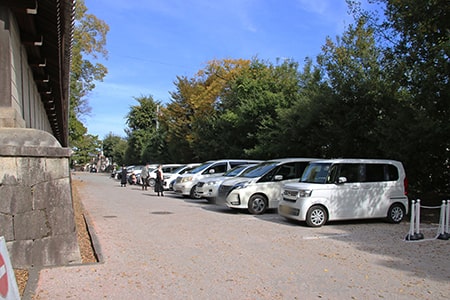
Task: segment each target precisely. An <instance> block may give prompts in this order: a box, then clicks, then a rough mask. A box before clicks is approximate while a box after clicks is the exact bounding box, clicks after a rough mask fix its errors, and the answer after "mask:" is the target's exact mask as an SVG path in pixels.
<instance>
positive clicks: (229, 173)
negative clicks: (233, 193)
mask: <svg viewBox="0 0 450 300" xmlns="http://www.w3.org/2000/svg"><path fill="white" fill-rule="evenodd" d="M245 168H248V165H241V166H236V167H234V168H232V169H230V170H228V171H226V172H225V173H224V174H223V176H226V177H235V176H237V175H238V174H240V173H241V172H242V170H244V169H245Z"/></svg>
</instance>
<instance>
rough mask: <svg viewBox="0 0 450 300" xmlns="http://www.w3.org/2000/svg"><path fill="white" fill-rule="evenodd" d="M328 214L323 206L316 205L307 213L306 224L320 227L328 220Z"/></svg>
mask: <svg viewBox="0 0 450 300" xmlns="http://www.w3.org/2000/svg"><path fill="white" fill-rule="evenodd" d="M327 219H328V214H327V211H326V210H325V208H324V207H323V206H319V205H314V206H313V207H311V208H310V209H309V210H308V213H307V214H306V224H308V226H311V227H320V226H322V225H324V224H325V223H326V222H327Z"/></svg>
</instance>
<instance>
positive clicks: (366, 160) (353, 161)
mask: <svg viewBox="0 0 450 300" xmlns="http://www.w3.org/2000/svg"><path fill="white" fill-rule="evenodd" d="M314 163H334V164H336V163H348V164H357V163H360V164H361V163H385V164H386V163H391V164H392V163H394V164H399V163H401V162H400V161H397V160H392V159H378V158H335V159H320V160H317V161H314Z"/></svg>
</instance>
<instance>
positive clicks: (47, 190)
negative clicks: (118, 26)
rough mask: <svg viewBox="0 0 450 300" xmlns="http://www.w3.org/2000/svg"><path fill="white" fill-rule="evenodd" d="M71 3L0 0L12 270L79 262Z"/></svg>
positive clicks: (5, 202)
mask: <svg viewBox="0 0 450 300" xmlns="http://www.w3.org/2000/svg"><path fill="white" fill-rule="evenodd" d="M74 3H75V0H45V1H34V0H33V1H32V0H14V1H12V0H0V166H1V167H0V236H4V237H5V238H6V241H7V247H8V250H9V253H10V255H11V261H12V264H13V266H14V267H16V268H18V267H29V266H52V265H64V264H70V263H79V262H81V258H80V252H79V248H78V243H77V236H76V228H75V220H74V212H73V204H72V193H71V186H70V173H69V157H70V153H71V151H70V149H69V148H68V146H69V145H68V119H69V79H70V59H71V46H72V33H73V26H74V20H73V17H74Z"/></svg>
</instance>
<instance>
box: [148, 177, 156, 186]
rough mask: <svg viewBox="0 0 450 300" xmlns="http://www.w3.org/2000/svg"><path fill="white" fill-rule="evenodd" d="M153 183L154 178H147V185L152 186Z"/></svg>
mask: <svg viewBox="0 0 450 300" xmlns="http://www.w3.org/2000/svg"><path fill="white" fill-rule="evenodd" d="M155 184H156V180H155V178H150V179H149V180H148V185H149V186H151V187H154V186H155Z"/></svg>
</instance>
